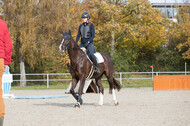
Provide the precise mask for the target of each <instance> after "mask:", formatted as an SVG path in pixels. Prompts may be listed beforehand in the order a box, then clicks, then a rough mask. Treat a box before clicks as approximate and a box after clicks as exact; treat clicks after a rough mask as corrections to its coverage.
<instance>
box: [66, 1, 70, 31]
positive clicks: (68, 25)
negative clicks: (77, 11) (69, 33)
mask: <svg viewBox="0 0 190 126" xmlns="http://www.w3.org/2000/svg"><path fill="white" fill-rule="evenodd" d="M69 8H70V0H67V30H68V29H69V28H70V11H69Z"/></svg>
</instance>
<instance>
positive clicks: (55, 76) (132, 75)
mask: <svg viewBox="0 0 190 126" xmlns="http://www.w3.org/2000/svg"><path fill="white" fill-rule="evenodd" d="M174 74H175V75H190V71H185V72H180V71H179V72H173V71H172V72H116V73H114V78H115V79H117V80H118V81H120V84H121V85H122V81H124V80H139V79H148V80H152V81H153V77H154V76H158V75H174ZM12 75H13V82H21V81H26V82H46V85H47V88H49V86H50V84H49V82H51V81H71V75H70V73H33V74H25V75H26V78H27V79H26V80H20V76H21V75H23V74H12ZM35 76H37V77H36V78H35ZM60 76H61V77H60ZM31 78H32V79H31ZM39 78H41V79H39ZM102 80H107V79H106V77H103V78H102Z"/></svg>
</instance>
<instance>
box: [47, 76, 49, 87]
mask: <svg viewBox="0 0 190 126" xmlns="http://www.w3.org/2000/svg"><path fill="white" fill-rule="evenodd" d="M47 88H49V74H47Z"/></svg>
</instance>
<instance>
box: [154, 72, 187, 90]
mask: <svg viewBox="0 0 190 126" xmlns="http://www.w3.org/2000/svg"><path fill="white" fill-rule="evenodd" d="M153 89H154V90H190V75H165V76H163V75H162V76H155V77H154V84H153Z"/></svg>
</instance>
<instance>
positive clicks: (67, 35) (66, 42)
mask: <svg viewBox="0 0 190 126" xmlns="http://www.w3.org/2000/svg"><path fill="white" fill-rule="evenodd" d="M62 34H63V37H62V41H61V44H60V46H59V51H60V52H65V50H67V49H69V43H70V41H71V39H72V37H71V31H70V30H69V32H68V33H65V32H63V31H62Z"/></svg>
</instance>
